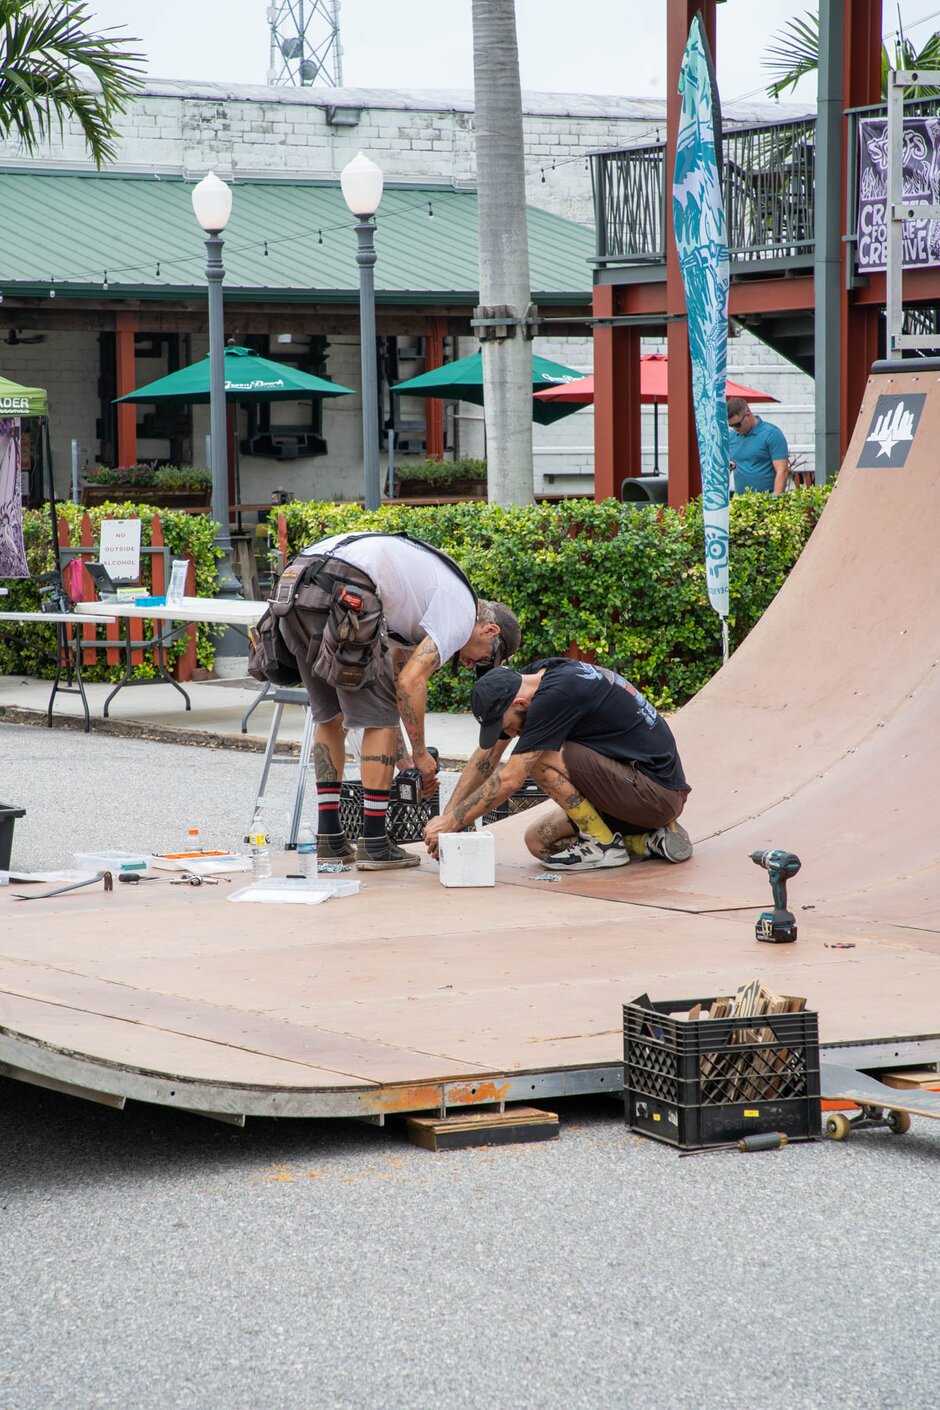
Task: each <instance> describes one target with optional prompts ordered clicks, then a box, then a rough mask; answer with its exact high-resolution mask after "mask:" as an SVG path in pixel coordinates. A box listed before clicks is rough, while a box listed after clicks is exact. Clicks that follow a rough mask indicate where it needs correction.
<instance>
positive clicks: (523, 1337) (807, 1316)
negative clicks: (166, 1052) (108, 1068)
mask: <svg viewBox="0 0 940 1410" xmlns="http://www.w3.org/2000/svg"><path fill="white" fill-rule="evenodd" d="M0 761H2V778H3V783H2V785H0V789H2V799H0V801H3V802H6V803H17V804H20V805H21V806H24V807H26V809H27V815H26V817H25V818H24V819H21V820H20V821H18V822H17V823H16V831H15V841H14V862H15V863H16V864H18V865H20V866H23V867H27V866H29V867H39V866H47V865H48V866H51V865H65V864H66V863H67V862H70V860H71V859H70V856H69V854H70V852H71V851H72V850H83V849H87V848H88V847H89V846H91V845H94V846H106V845H108V846H120V847H122V848H123V847H129V848H130V847H141V848H143V847H161V846H170V845H172V844H174V843H175V842H176V841H177V839H178V837H179V833H180V830H181V828H185V827H188V826H190V825H198V826H200V827H201V828H203V829H204V830H205V834H206V838H207V845H236V844H237V843H238V841H240V836H241V831H242V830H243V827H244V815H245V806H246V795H247V793H249V792H250V791H251V790H252V788H253V784H254V781H255V778H256V775H257V771H258V767H259V760H258V759H257V757H256V756H251V755H243V754H237V753H234V752H232V751H229V750H224V749H219V750H210V749H195V748H187V747H184V746H182V745H176V744H163V743H152V742H149V741H143V740H127V739H114V738H109V737H106V736H97V735H91V736H85V735H82V734H76V733H73V732H66V731H63V730H52V731H48V730H45V729H41V728H33V727H27V726H17V725H10V724H0ZM142 778H145V779H146V787H145V788H144V787H142V785H141V779H142ZM197 803H198V809H199V812H198V814H197V813H196V812H194V808H195V807H196V806H197ZM0 1024H2V1002H0ZM545 1105H546V1106H547V1107H549V1108H551V1109H553V1110H557V1111H558V1112H559V1114H560V1117H561V1135H560V1138H559V1139H558V1140H557V1141H553V1142H548V1143H544V1144H538V1145H527V1146H511V1147H503V1148H497V1149H492V1150H487V1149H478V1150H471V1151H462V1152H449V1153H438V1154H432V1153H430V1152H428V1151H425V1150H421V1149H418V1148H415V1147H412V1146H411V1145H409V1144H408V1143H407V1140H406V1138H405V1133H404V1126H403V1124H402V1123H398V1122H394V1121H392V1122H389V1123H388V1124H387V1125H386V1126H385V1127H384V1128H379V1127H376V1126H372V1125H366V1124H357V1123H354V1122H332V1121H289V1120H284V1121H274V1120H267V1119H265V1120H261V1119H257V1120H249V1122H248V1124H247V1126H246V1127H245V1128H244V1130H238V1129H234V1128H231V1127H228V1126H223V1125H220V1124H216V1123H213V1122H211V1121H208V1120H205V1119H202V1118H199V1117H196V1116H189V1115H186V1114H184V1113H180V1112H174V1111H168V1110H165V1109H161V1108H156V1107H148V1106H145V1105H142V1104H134V1103H129V1104H128V1106H127V1108H126V1109H125V1111H123V1112H117V1111H113V1110H110V1109H107V1108H103V1107H98V1106H96V1105H93V1104H91V1103H85V1102H82V1101H80V1100H78V1099H75V1098H71V1097H66V1096H61V1095H58V1094H55V1093H51V1092H46V1091H42V1090H39V1089H36V1088H33V1087H29V1086H26V1085H24V1084H22V1083H19V1082H15V1081H11V1080H8V1079H6V1078H0V1140H2V1149H3V1160H2V1164H0V1260H2V1268H3V1277H2V1280H0V1410H86V1407H87V1408H88V1410H92V1407H94V1410H261V1407H264V1410H423V1407H432V1406H433V1407H440V1408H441V1410H598V1407H605V1408H606V1407H617V1410H830V1407H831V1408H832V1410H837V1408H838V1410H934V1407H935V1406H936V1405H937V1401H938V1391H937V1385H938V1383H940V1350H938V1347H940V1343H938V1340H937V1337H936V1317H935V1311H934V1307H935V1304H934V1297H935V1296H936V1281H937V1271H938V1270H937V1248H938V1243H940V1240H938V1234H940V1228H938V1226H940V1216H938V1212H937V1201H936V1183H937V1176H938V1173H940V1123H934V1122H933V1121H927V1120H923V1119H919V1118H915V1119H914V1122H913V1126H912V1129H911V1132H910V1133H909V1134H908V1135H906V1136H902V1137H894V1136H892V1135H890V1134H889V1133H888V1132H886V1131H869V1132H859V1133H856V1134H854V1135H853V1136H852V1137H851V1139H850V1140H849V1141H848V1142H846V1143H845V1144H842V1143H835V1142H820V1143H816V1144H812V1145H800V1146H797V1145H792V1146H789V1147H786V1148H785V1149H782V1150H778V1151H772V1152H762V1153H757V1154H748V1155H741V1154H739V1153H737V1152H733V1153H717V1154H709V1155H702V1156H697V1157H693V1158H691V1159H680V1158H679V1157H678V1156H677V1154H676V1153H675V1151H673V1150H671V1149H669V1148H667V1147H664V1146H661V1145H657V1144H655V1143H653V1142H650V1141H646V1140H642V1139H640V1138H638V1137H635V1136H633V1135H632V1134H631V1133H630V1132H628V1131H627V1130H626V1129H625V1127H624V1125H623V1119H622V1108H621V1107H620V1106H619V1104H618V1103H617V1102H615V1101H613V1100H611V1099H604V1100H601V1099H591V1100H583V1101H579V1102H574V1101H567V1102H552V1103H545Z"/></svg>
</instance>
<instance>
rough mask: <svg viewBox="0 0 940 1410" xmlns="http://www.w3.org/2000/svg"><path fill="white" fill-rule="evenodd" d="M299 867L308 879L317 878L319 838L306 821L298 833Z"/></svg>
mask: <svg viewBox="0 0 940 1410" xmlns="http://www.w3.org/2000/svg"><path fill="white" fill-rule="evenodd" d="M297 867H298V870H299V871H300V874H301V876H302V877H304V879H305V880H306V881H315V880H316V876H317V840H316V838H315V837H314V835H313V833H312V832H311V830H310V828H309V827H308V826H307V825H306V823H305V824H304V825H303V827H302V828H301V829H300V831H299V832H298V834H297Z"/></svg>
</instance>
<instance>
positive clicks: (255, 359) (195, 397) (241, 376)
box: [115, 348, 353, 403]
mask: <svg viewBox="0 0 940 1410" xmlns="http://www.w3.org/2000/svg"><path fill="white" fill-rule="evenodd" d="M352 395H353V390H352V388H351V387H341V386H340V384H339V383H338V382H329V381H327V379H326V378H325V377H314V376H313V375H312V374H311V373H309V372H301V371H300V369H299V368H297V367H291V366H290V365H289V364H288V363H284V362H272V361H271V360H270V359H269V358H266V357H262V356H261V354H260V353H258V352H255V350H254V348H226V349H225V400H226V401H242V402H260V401H307V400H309V398H310V397H345V396H352ZM115 400H116V401H118V402H122V401H145V402H151V401H164V402H200V403H202V402H208V400H209V358H208V357H204V358H203V359H202V360H201V361H200V362H193V363H191V364H190V365H189V367H181V368H180V369H179V371H178V372H171V373H170V374H169V376H167V377H159V378H158V379H157V381H156V382H148V383H147V385H146V387H138V388H137V390H136V391H134V392H128V393H127V395H126V396H123V397H116V398H115Z"/></svg>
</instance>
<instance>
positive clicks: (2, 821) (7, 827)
mask: <svg viewBox="0 0 940 1410" xmlns="http://www.w3.org/2000/svg"><path fill="white" fill-rule="evenodd" d="M25 816H26V809H25V808H11V807H10V806H9V805H8V804H6V803H0V871H9V869H10V853H11V852H12V851H13V825H14V823H15V822H16V819H17V818H25Z"/></svg>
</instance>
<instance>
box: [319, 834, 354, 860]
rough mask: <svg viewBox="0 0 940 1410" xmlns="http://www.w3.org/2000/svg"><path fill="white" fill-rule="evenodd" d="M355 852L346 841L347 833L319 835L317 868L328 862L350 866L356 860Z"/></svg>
mask: <svg viewBox="0 0 940 1410" xmlns="http://www.w3.org/2000/svg"><path fill="white" fill-rule="evenodd" d="M355 855H356V854H355V852H354V851H353V849H352V847H351V846H350V845H349V843H348V841H347V840H346V834H345V832H318V833H317V866H320V865H321V864H322V863H324V862H327V863H330V862H342V863H344V864H348V863H349V862H352V861H353V860H354V859H355Z"/></svg>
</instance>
